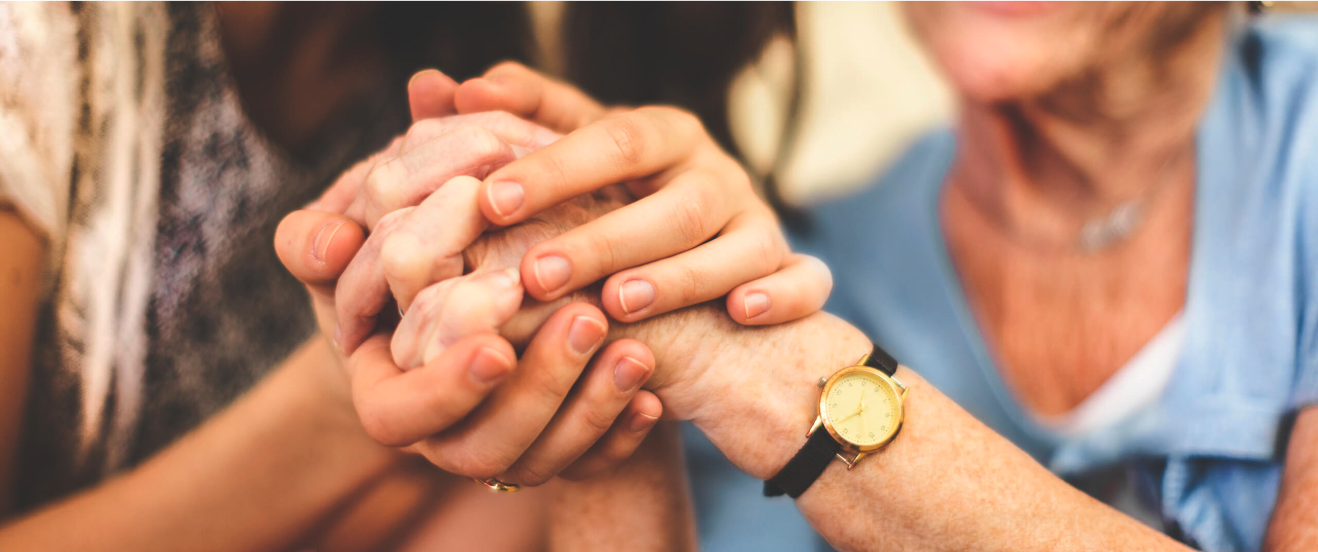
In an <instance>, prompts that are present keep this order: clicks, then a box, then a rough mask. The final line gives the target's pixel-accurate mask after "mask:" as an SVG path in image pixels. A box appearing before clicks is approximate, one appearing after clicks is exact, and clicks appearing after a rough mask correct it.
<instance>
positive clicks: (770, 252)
mask: <svg viewBox="0 0 1318 552" xmlns="http://www.w3.org/2000/svg"><path fill="white" fill-rule="evenodd" d="M749 238H750V242H749V243H747V244H746V251H747V253H748V254H750V255H752V257H751V259H750V261H751V263H752V264H751V266H752V267H753V268H754V269H755V272H757V273H759V274H760V275H762V276H763V275H768V274H772V273H773V272H774V271H776V270H778V267H779V266H781V265H782V261H783V258H782V257H783V246H782V243H781V241H780V240H779V239H778V236H777V235H776V233H775V232H772V231H769V232H764V231H753V232H751V233H750V235H749Z"/></svg>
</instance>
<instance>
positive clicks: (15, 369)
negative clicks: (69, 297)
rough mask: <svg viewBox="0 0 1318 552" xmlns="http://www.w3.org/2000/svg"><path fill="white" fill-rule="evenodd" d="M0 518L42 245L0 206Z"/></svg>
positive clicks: (8, 486)
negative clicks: (0, 252)
mask: <svg viewBox="0 0 1318 552" xmlns="http://www.w3.org/2000/svg"><path fill="white" fill-rule="evenodd" d="M0 243H2V244H4V254H0V313H4V316H0V519H2V518H3V517H4V516H6V515H8V514H9V513H10V512H11V511H12V509H13V505H14V476H15V474H14V471H15V468H16V463H17V459H18V439H19V433H20V429H21V428H22V426H23V408H24V407H25V405H26V404H27V401H26V400H25V399H26V396H27V381H28V370H29V366H30V365H31V363H32V337H33V331H34V328H35V327H36V319H37V302H38V300H39V295H40V293H41V267H42V264H43V262H44V260H45V258H44V253H45V246H44V244H43V243H42V240H41V237H40V236H38V235H37V233H36V232H33V231H32V229H31V228H30V227H29V226H28V225H27V224H26V223H25V222H24V221H23V219H22V218H20V217H19V216H18V214H16V213H15V212H13V211H11V210H7V209H4V208H3V207H0Z"/></svg>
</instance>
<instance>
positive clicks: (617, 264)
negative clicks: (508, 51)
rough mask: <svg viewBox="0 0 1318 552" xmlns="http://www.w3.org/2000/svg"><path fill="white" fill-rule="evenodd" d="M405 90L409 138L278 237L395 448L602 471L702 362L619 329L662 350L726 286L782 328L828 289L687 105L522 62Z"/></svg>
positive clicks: (451, 458) (725, 292) (524, 468)
mask: <svg viewBox="0 0 1318 552" xmlns="http://www.w3.org/2000/svg"><path fill="white" fill-rule="evenodd" d="M408 92H409V100H410V103H411V106H412V112H413V117H414V119H415V120H416V122H415V124H414V125H413V126H412V128H411V129H409V131H408V133H407V134H406V135H405V136H402V137H400V138H398V139H396V140H395V141H394V142H393V143H391V144H390V145H389V147H388V148H386V149H385V150H384V151H382V152H380V153H379V154H376V155H375V156H373V157H371V158H370V159H368V160H366V161H364V162H362V163H360V164H358V165H357V166H355V167H354V168H353V169H351V170H350V171H348V172H347V173H345V174H344V176H343V177H341V178H340V179H339V180H338V181H337V182H336V183H335V184H334V185H333V186H332V187H331V188H330V189H329V190H328V191H327V192H326V193H325V195H324V196H322V198H321V199H320V200H318V201H317V202H316V203H314V204H313V205H311V206H310V207H309V209H308V210H304V211H299V212H295V213H293V214H290V215H289V216H288V217H287V218H286V219H285V220H284V221H283V223H281V225H280V228H279V231H278V233H277V235H276V249H277V250H278V252H279V255H280V258H281V259H282V260H283V261H284V264H285V265H286V266H287V267H288V268H289V270H290V271H291V272H292V273H293V274H294V275H295V276H297V277H298V278H299V279H301V280H302V281H303V282H304V283H306V284H307V287H308V290H309V291H310V292H311V295H312V298H313V300H314V304H315V307H316V311H317V317H318V320H319V323H320V327H321V329H322V332H323V333H325V334H326V335H328V336H333V337H332V339H333V340H334V341H335V342H336V343H337V344H338V345H339V347H340V350H341V351H342V357H343V358H342V363H343V365H344V368H345V369H346V372H347V374H348V376H349V378H348V379H349V381H350V386H351V390H352V399H353V400H352V406H353V407H354V408H355V409H356V413H357V415H358V416H359V418H360V419H361V421H362V425H363V427H364V428H365V430H366V431H367V432H368V433H369V434H370V435H371V436H372V437H373V438H375V439H376V440H378V441H379V442H381V443H382V444H385V445H389V446H394V447H402V448H404V449H406V450H409V451H412V452H416V453H419V454H422V455H424V456H425V457H426V458H427V459H429V460H430V461H431V462H432V463H434V464H435V465H437V466H439V467H440V468H442V469H444V470H446V471H450V472H453V473H456V474H460V475H465V476H471V477H477V478H488V477H496V476H497V477H499V478H500V479H501V480H503V481H506V482H512V483H522V484H539V483H543V482H544V481H547V480H548V479H549V478H551V477H553V476H555V475H564V476H567V477H574V478H576V477H585V476H588V475H590V474H593V473H596V472H599V471H602V470H605V469H608V468H610V467H612V466H613V465H615V464H617V463H618V462H620V461H621V460H624V459H626V458H627V457H629V456H630V455H631V453H632V452H633V451H634V450H635V449H636V447H637V446H639V444H640V442H641V441H642V440H643V438H644V436H645V435H646V433H647V432H648V431H649V429H650V428H651V427H653V425H654V423H655V422H656V421H657V420H658V418H659V416H660V415H661V413H663V406H662V405H661V404H660V401H659V400H658V398H657V397H656V395H655V394H653V393H651V392H650V391H647V390H643V389H642V387H643V386H644V387H648V388H652V389H657V388H660V387H663V386H666V385H667V386H675V387H680V386H681V382H682V381H683V379H684V378H688V379H689V378H692V377H696V375H694V374H685V373H683V371H682V367H683V366H682V363H680V362H666V360H665V359H668V358H672V357H671V355H668V356H666V355H665V354H661V355H660V358H658V359H656V356H655V355H654V354H653V353H652V351H651V350H650V348H648V347H647V346H646V344H643V343H642V342H641V341H638V340H636V339H630V338H625V337H623V338H620V337H621V336H622V335H623V334H630V335H643V336H645V339H646V341H647V342H648V343H649V345H650V346H652V347H655V348H656V349H659V348H661V347H663V348H665V350H661V351H660V352H661V353H666V352H668V351H667V350H666V348H667V347H669V346H671V344H672V343H674V342H675V340H677V339H679V338H681V337H682V336H683V331H684V328H683V327H682V324H681V322H680V319H677V318H673V317H656V315H660V314H663V313H666V312H670V311H673V310H677V309H681V308H684V307H688V306H690V305H695V304H699V303H704V302H706V301H710V300H712V299H716V298H719V297H723V296H726V297H727V298H726V308H727V312H728V315H729V316H730V317H731V318H732V319H734V320H736V321H737V322H739V323H741V324H748V325H752V324H772V323H778V322H783V321H787V320H793V319H796V318H800V317H802V316H805V315H807V314H810V313H813V312H815V311H817V310H818V309H819V308H820V307H821V306H822V305H823V302H824V300H825V299H826V297H827V295H828V291H829V289H830V288H831V285H832V282H831V277H830V276H829V274H828V271H827V269H826V268H824V267H823V265H822V264H821V263H819V262H818V261H817V260H815V259H813V258H810V257H805V256H801V255H793V254H791V253H790V251H789V250H788V248H787V245H786V241H785V240H784V238H783V236H782V234H781V231H780V230H779V229H778V227H777V222H776V219H775V218H774V216H773V214H772V212H771V210H769V209H768V207H767V206H765V205H764V204H763V202H761V201H760V200H759V199H758V198H757V197H756V196H755V195H754V193H753V191H752V188H751V184H750V180H749V178H748V177H747V175H746V174H745V172H744V171H743V170H742V168H741V167H740V166H739V165H738V164H737V163H736V162H735V161H734V160H733V159H731V158H730V157H728V156H727V155H726V154H725V153H724V152H722V151H721V150H720V149H719V148H718V146H717V145H716V144H715V143H714V142H713V140H712V139H710V138H709V136H708V135H707V134H706V133H705V132H704V130H703V127H702V126H701V125H700V123H699V121H698V120H697V119H696V118H695V117H693V116H691V115H690V114H688V113H685V112H682V111H680V110H677V109H673V108H666V107H647V108H640V109H634V110H615V111H612V112H609V111H606V110H605V109H604V108H603V107H602V106H600V105H599V104H598V103H596V102H594V101H593V100H591V99H589V98H588V97H586V96H585V95H584V94H582V93H581V92H579V91H577V90H575V89H573V88H571V87H569V86H566V85H564V84H561V83H558V82H555V81H552V80H549V79H546V78H544V77H542V76H540V75H538V74H535V73H534V72H532V71H530V70H528V69H526V68H525V67H522V66H520V65H516V64H503V65H500V66H497V67H495V68H494V69H492V70H491V71H490V72H488V73H487V74H486V75H485V77H483V78H478V79H473V80H471V81H467V82H465V83H463V84H461V85H458V84H457V83H456V82H454V81H452V80H451V79H449V78H448V77H446V76H444V75H442V74H440V73H439V72H437V71H427V72H423V73H420V74H418V75H417V76H416V77H414V78H413V80H412V82H411V83H410V84H409V91H408ZM601 279H603V283H602V285H601V284H599V283H598V282H599V281H600V280H601ZM395 304H396V305H397V306H398V308H397V309H395V308H394V307H393V305H395ZM601 308H602V309H603V310H601ZM395 311H397V312H401V313H404V314H403V315H402V316H401V320H399V317H398V315H396V314H393V313H394V312H395ZM605 312H607V313H608V316H606V315H605ZM611 319H612V320H611ZM643 320H644V321H645V322H643V323H642V322H641V321H643ZM620 322H621V323H620ZM622 323H631V324H622ZM638 323H639V324H638ZM395 324H396V325H395ZM611 330H612V331H611ZM687 330H688V331H689V330H690V329H687ZM688 337H689V336H688ZM519 350H520V351H521V356H520V359H519V357H518V356H517V355H516V354H515V353H516V351H519ZM657 360H658V361H659V362H656V361H657ZM679 402H680V401H679ZM680 410H681V409H679V411H677V412H673V411H670V412H669V413H668V414H669V415H671V416H675V417H683V414H684V413H683V412H680Z"/></svg>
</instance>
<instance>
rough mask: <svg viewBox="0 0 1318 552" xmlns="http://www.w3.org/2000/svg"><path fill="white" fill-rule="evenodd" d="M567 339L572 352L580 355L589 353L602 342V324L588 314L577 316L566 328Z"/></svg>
mask: <svg viewBox="0 0 1318 552" xmlns="http://www.w3.org/2000/svg"><path fill="white" fill-rule="evenodd" d="M567 341H568V345H570V346H571V347H572V352H574V353H576V354H578V355H581V356H586V355H589V354H590V353H593V352H595V348H596V347H599V346H600V343H603V342H604V324H602V323H600V321H598V320H595V319H594V318H591V317H589V316H578V317H577V318H576V319H575V320H573V321H572V328H571V329H570V330H568V335H567Z"/></svg>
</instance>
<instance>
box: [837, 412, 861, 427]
mask: <svg viewBox="0 0 1318 552" xmlns="http://www.w3.org/2000/svg"><path fill="white" fill-rule="evenodd" d="M857 414H860V409H859V408H857V409H856V411H855V412H852V413H851V414H847V416H846V417H845V418H842V419H841V420H838V421H836V422H833V423H835V424H840V423H842V422H845V421H847V420H850V419H852V418H855V417H856V415H857Z"/></svg>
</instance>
